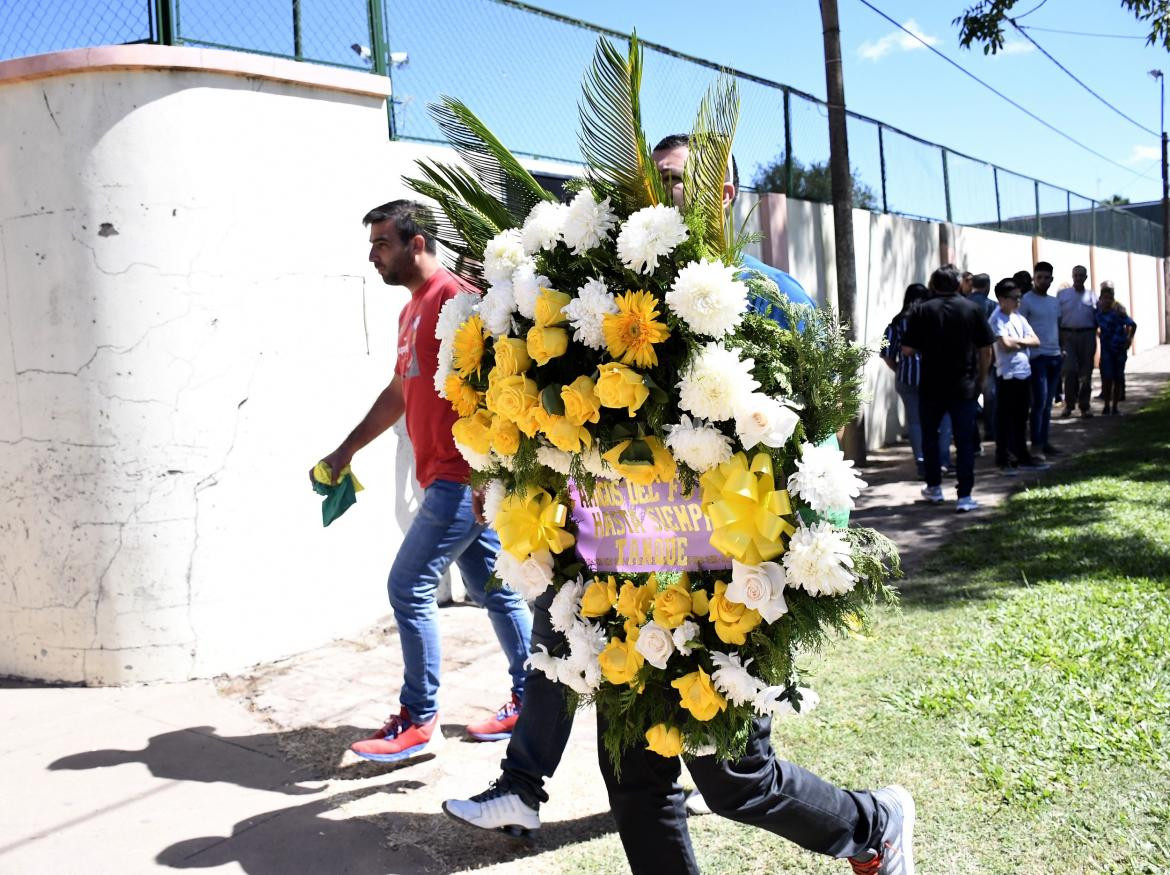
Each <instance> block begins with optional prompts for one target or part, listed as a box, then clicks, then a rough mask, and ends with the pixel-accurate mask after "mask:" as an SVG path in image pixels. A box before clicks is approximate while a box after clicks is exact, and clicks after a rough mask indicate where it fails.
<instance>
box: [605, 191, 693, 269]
mask: <svg viewBox="0 0 1170 875" xmlns="http://www.w3.org/2000/svg"><path fill="white" fill-rule="evenodd" d="M687 234H688V231H687V226H686V224H685V223H684V222H683V219H682V213H680V212H679V210H678V207H673V206H671V207H668V206H665V205H664V204H655V205H654V206H651V207H643V208H642V209H640V210H638V211H637V212H636V213H633V214H632V215H631V216H630V217H629V218H628V219H626V223H625V225H623V226H622V229H621V231H620V232H618V238H617V252H618V258H620V259H621V260H622V263H623V264H624V265H625V266H626V267H628V268H629V269H630V270H635V271H638V272H640V273H653V272H654V271H655V270H656V269H657V268H658V259H659V258H665V257H666V256H668V255H670V253H671V252H673V251H674V248H675V247H676V246H678V244H680V243H682V242H683V241H684V240H686V239H687Z"/></svg>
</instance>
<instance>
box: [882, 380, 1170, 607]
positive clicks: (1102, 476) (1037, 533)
mask: <svg viewBox="0 0 1170 875" xmlns="http://www.w3.org/2000/svg"><path fill="white" fill-rule="evenodd" d="M1085 577H1092V578H1098V577H1103V578H1108V577H1141V578H1149V579H1151V580H1155V581H1164V582H1167V584H1168V585H1170V391H1167V392H1163V393H1162V394H1161V395H1160V396H1158V397H1157V398H1156V399H1155V400H1154V401H1153V402H1152V403H1151V404H1150V405H1149V406H1148V407H1146V408H1145V409H1144V410H1142V411H1141V412H1139V413H1137V414H1135V415H1133V416H1130V417H1127V418H1126V421H1125V422H1124V423H1123V427H1122V428H1119V429H1118V430H1117V431H1116V432H1115V433H1114V434H1113V436H1112V438H1111V442H1110V443H1109V444H1108V445H1107V446H1103V447H1100V448H1097V449H1094V450H1090V451H1088V452H1085V453H1083V454H1082V455H1080V456H1078V457H1077V458H1075V459H1070V460H1069V461H1068V462H1066V463H1065V464H1064V465H1062V466H1061V467H1060V468H1059V469H1058V470H1057V471H1054V472H1052V474H1051V475H1050V476H1049V477H1048V478H1047V479H1046V480H1045V481H1044V483H1043V485H1042V486H1039V487H1037V488H1032V489H1028V490H1026V491H1023V492H1019V493H1017V494H1015V495H1013V496H1012V497H1011V498H1010V499H1009V500H1008V501H1007V503H1006V504H1005V505H1004V506H1003V508H1002V509H1001V510H1000V511H999V512H998V513H997V514H995V515H994V516H992V517H991V518H990V519H988V520H987V521H986V522H984V523H982V524H981V525H978V526H973V527H972V528H970V529H966V530H964V531H962V532H960V533H958V534H956V535H955V536H954V537H953V538H952V539H951V540H950V541H948V542H947V543H946V544H945V545H943V546H942V547H941V548H940V549H939V550H938V551H937V552H936V553H934V554H933V555H932V556H931V557H930V558H928V559H927V560H926V562H925V563H924V565H923V566H922V567H921V569H920V570H919V572H918V574H917V575H916V581H915V584H914V585H913V586H908V587H906V588H904V589H903V590H902V601H903V603H905V604H906V605H915V606H921V607H926V608H930V607H942V606H944V605H946V604H949V603H951V602H953V601H955V600H969V599H980V598H987V597H989V596H992V595H993V594H994V593H996V592H997V591H1000V590H1002V589H1004V588H1005V587H1014V586H1027V585H1029V584H1031V583H1035V582H1037V581H1040V580H1072V579H1077V578H1085Z"/></svg>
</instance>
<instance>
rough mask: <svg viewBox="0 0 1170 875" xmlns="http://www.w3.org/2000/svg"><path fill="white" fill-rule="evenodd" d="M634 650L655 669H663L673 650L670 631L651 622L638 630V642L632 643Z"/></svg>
mask: <svg viewBox="0 0 1170 875" xmlns="http://www.w3.org/2000/svg"><path fill="white" fill-rule="evenodd" d="M634 649H635V650H637V651H638V652H639V653H640V654H642V656H643V658H644V659H645V660H646V661H647V662H648V663H650V664H651V665H652V666H654V667H655V668H657V669H665V668H666V663H667V661H668V660H669V659H670V657H671V656H672V655H673V654H674V649H675V648H674V640H673V639H672V638H671V635H670V630H669V629H667V628H666V627H665V626H660V625H658V624H657V623H655V622H654V621H653V620H651V621H650V622H649V623H647V624H646V625H645V626H643V627H642V628H641V629H640V630H638V640H637V641H636V642H634Z"/></svg>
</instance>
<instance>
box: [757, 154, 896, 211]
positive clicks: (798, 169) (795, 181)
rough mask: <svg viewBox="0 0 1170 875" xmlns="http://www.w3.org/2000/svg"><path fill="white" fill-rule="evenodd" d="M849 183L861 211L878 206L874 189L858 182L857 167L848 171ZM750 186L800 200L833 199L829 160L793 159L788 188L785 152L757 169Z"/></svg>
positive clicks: (827, 201) (830, 201)
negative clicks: (805, 160) (790, 185)
mask: <svg viewBox="0 0 1170 875" xmlns="http://www.w3.org/2000/svg"><path fill="white" fill-rule="evenodd" d="M850 177H851V179H852V184H851V186H850V189H851V194H852V197H853V206H854V207H855V208H857V209H860V210H876V209H878V199H877V195H875V194H874V192H873V189H872V188H870V187H869V186H868V185H866V184H865V183H863V182H861V181H860V180H859V179H858V178H857V177H858V172H857V170H856V169H854V170H853V171H851V173H850ZM752 187H753V188H754V189H755V190H756V191H760V192H764V191H771V192H778V193H780V194H787V195H788V196H789V197H794V198H799V199H800V200H806V201H816V202H817V203H821V204H828V203H832V202H833V191H832V182H831V179H830V175H829V162H828V161H812V162H810V163H808V164H805V163H803V162H801V161H800V160H798V159H796V158H793V159H792V190H791V191H789V189H788V168H787V167H786V166H785V161H784V153H783V152H781V153H780V154H779V155H778V156H776V160H774V161H773V162H771V163H770V164H765V165H760V166H758V167H757V168H756V175H755V176H754V177H753V178H752Z"/></svg>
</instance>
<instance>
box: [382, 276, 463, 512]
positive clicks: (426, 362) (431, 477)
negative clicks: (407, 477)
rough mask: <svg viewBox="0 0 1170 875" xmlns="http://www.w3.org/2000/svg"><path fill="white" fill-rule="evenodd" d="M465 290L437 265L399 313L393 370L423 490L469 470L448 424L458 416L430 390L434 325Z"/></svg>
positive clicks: (460, 477)
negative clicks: (445, 306)
mask: <svg viewBox="0 0 1170 875" xmlns="http://www.w3.org/2000/svg"><path fill="white" fill-rule="evenodd" d="M465 291H474V289H471V288H470V287H468V286H464V285H463V284H462V283H461V282H460V281H459V280H458V279H457V278H456V277H454V276H453V275H452V274H450V273H449V272H447V271H446V270H443V269H442V268H440V269H439V271H438V272H437V273H435V275H434V276H432V277H431V278H430V279H429V280H427V281H426V282H425V283H423V284H422V286H420V287H419V289H418V290H417V291H416V292H415V293H414V294H413V295H411V298H410V301H409V302H408V303H407V304H406V306H405V307H403V308H402V313H401V315H399V317H398V362H397V364H395V366H394V373H395V374H397V375H398V376H399V377H401V378H402V396H403V399H404V400H405V402H406V433H407V434H408V435H410V442H411V444H412V445H413V446H414V473H415V476H416V477H417V478H418V483H419V485H420V486H421V487H422V488H423V489H426V488H427V487H428V486H430V485H431V484H432V483H433V482H434V481H436V480H454V481H455V482H457V483H466V482H468V478H469V475H470V473H471V469H470V468H468V466H467V462H465V461H464V459H463V457H462V456H461V455H459V451H458V450H457V449H455V439H454V438H453V437H452V436H451V426H452V425H454V424H455V420H456V419H458V416H457V415H456V413H455V411H454V410H453V409H451V405H450V404H449V403H448V402H447V401H445V400H444V399H442V398H440V397H439V393H438V392H436V391H435V371H436V369H437V366H438V357H439V341H438V340H436V339H435V323H436V322H437V321H438V319H439V310H441V309H442V307H443V304H444V303H445V302H446V301H448V300H450V299H451V298H453V297H455V296H456V295H457V294H459V293H460V292H465Z"/></svg>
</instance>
